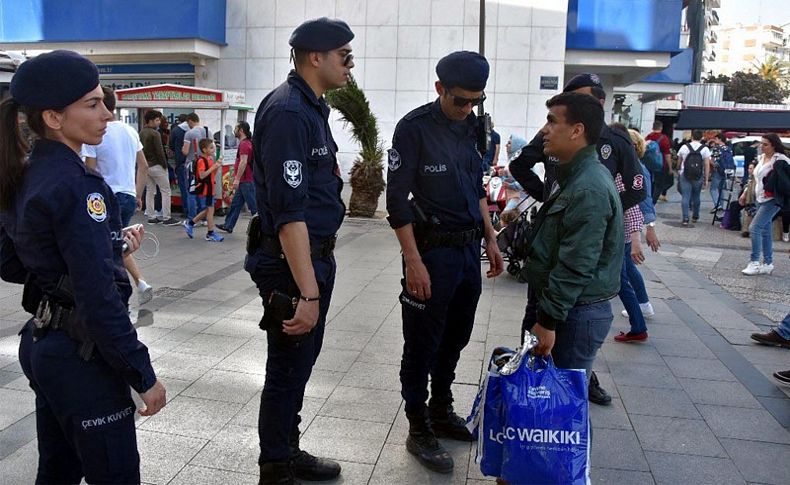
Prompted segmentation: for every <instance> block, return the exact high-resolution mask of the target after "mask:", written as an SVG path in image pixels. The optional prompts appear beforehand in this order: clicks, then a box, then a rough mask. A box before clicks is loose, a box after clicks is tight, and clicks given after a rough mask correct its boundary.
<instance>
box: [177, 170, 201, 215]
mask: <svg viewBox="0 0 790 485" xmlns="http://www.w3.org/2000/svg"><path fill="white" fill-rule="evenodd" d="M176 179H177V180H178V190H179V191H181V210H182V211H183V212H184V213H185V214H186V215H187V219H192V218H193V217H195V214H197V212H196V211H195V200H194V198H193V196H192V195H190V193H189V177H188V174H187V166H186V165H184V164H183V163H182V164H181V165H178V166H177V167H176Z"/></svg>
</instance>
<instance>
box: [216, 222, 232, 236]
mask: <svg viewBox="0 0 790 485" xmlns="http://www.w3.org/2000/svg"><path fill="white" fill-rule="evenodd" d="M214 227H216V228H217V229H219V230H220V231H222V232H227V233H228V234H232V233H233V229H229V228H227V227H225V224H217V225H216V226H214Z"/></svg>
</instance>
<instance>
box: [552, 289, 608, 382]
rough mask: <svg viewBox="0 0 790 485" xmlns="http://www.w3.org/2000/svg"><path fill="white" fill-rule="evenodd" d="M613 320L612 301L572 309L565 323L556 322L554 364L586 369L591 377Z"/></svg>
mask: <svg viewBox="0 0 790 485" xmlns="http://www.w3.org/2000/svg"><path fill="white" fill-rule="evenodd" d="M612 320H614V317H613V316H612V304H611V303H610V302H609V300H606V301H601V302H598V303H591V304H589V305H577V306H575V307H573V308H571V310H570V311H569V312H568V317H567V318H566V319H565V322H563V323H561V324H559V325H557V330H556V333H555V339H554V348H553V349H552V350H551V356H552V358H553V359H554V364H556V366H557V367H559V368H561V369H584V370H585V371H587V379H588V380H589V379H590V374H591V372H592V366H593V361H594V360H595V355H596V354H597V353H598V349H600V348H601V345H603V342H604V340H606V336H607V335H608V334H609V329H610V328H612Z"/></svg>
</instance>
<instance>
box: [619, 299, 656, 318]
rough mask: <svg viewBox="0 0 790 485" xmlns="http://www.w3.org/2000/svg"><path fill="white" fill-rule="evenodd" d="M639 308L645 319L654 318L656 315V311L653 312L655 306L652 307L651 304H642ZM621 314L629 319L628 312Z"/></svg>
mask: <svg viewBox="0 0 790 485" xmlns="http://www.w3.org/2000/svg"><path fill="white" fill-rule="evenodd" d="M639 308H640V309H641V310H642V316H643V317H645V318H653V315H655V314H656V311H655V310H653V305H651V304H650V302H647V303H640V304H639ZM620 314H621V315H622V316H624V317H625V318H628V312H627V311H625V310H623V311H622V312H620Z"/></svg>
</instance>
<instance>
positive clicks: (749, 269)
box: [741, 261, 773, 276]
mask: <svg viewBox="0 0 790 485" xmlns="http://www.w3.org/2000/svg"><path fill="white" fill-rule="evenodd" d="M771 269H773V268H771ZM741 273H743V274H745V275H747V276H754V275H756V274H760V262H759V261H749V264H748V266H746V267H745V268H743V269H742V270H741Z"/></svg>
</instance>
